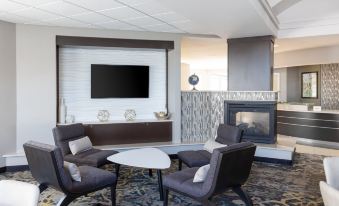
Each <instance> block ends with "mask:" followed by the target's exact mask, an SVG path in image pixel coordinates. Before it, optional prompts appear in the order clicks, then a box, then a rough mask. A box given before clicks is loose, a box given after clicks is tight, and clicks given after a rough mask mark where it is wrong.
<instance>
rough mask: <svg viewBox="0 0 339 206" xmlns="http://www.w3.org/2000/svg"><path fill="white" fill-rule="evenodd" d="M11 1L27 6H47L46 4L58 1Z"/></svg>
mask: <svg viewBox="0 0 339 206" xmlns="http://www.w3.org/2000/svg"><path fill="white" fill-rule="evenodd" d="M11 1H13V2H18V3H21V4H25V5H28V6H38V5H41V4H47V3H51V2H56V1H60V0H11Z"/></svg>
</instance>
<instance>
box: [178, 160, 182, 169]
mask: <svg viewBox="0 0 339 206" xmlns="http://www.w3.org/2000/svg"><path fill="white" fill-rule="evenodd" d="M181 169H182V160H181V159H179V167H178V170H179V171H180V170H181Z"/></svg>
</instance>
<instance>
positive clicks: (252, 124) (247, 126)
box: [236, 112, 270, 136]
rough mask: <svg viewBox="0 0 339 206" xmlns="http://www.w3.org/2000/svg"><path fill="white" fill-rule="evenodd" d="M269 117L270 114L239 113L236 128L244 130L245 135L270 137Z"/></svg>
mask: <svg viewBox="0 0 339 206" xmlns="http://www.w3.org/2000/svg"><path fill="white" fill-rule="evenodd" d="M269 115H270V114H269V113H268V112H237V113H236V126H238V127H239V128H241V129H243V130H244V135H251V136H268V135H269V134H270V131H269V130H270V126H269V125H270V124H269V120H270V117H269Z"/></svg>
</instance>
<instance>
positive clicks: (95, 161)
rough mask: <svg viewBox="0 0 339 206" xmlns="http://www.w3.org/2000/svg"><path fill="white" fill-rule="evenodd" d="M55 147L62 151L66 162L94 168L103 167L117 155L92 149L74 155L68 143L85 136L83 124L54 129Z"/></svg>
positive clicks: (109, 151) (114, 152)
mask: <svg viewBox="0 0 339 206" xmlns="http://www.w3.org/2000/svg"><path fill="white" fill-rule="evenodd" d="M53 136H54V142H55V145H56V146H58V147H59V148H60V149H61V153H62V155H63V157H64V159H65V161H68V162H72V163H74V164H76V165H88V166H92V167H101V166H103V165H105V164H109V163H110V162H109V161H108V160H107V157H108V156H111V155H113V154H116V153H117V152H116V151H112V150H99V149H90V150H87V151H84V152H81V153H79V154H76V155H73V154H72V153H71V150H70V148H69V146H68V143H69V142H70V141H73V140H77V139H80V138H82V137H84V136H85V128H84V126H83V125H82V124H72V125H65V126H58V127H55V128H54V129H53Z"/></svg>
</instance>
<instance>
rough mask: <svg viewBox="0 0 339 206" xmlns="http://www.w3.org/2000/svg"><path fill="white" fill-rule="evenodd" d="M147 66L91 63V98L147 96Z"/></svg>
mask: <svg viewBox="0 0 339 206" xmlns="http://www.w3.org/2000/svg"><path fill="white" fill-rule="evenodd" d="M148 93H149V66H141V65H140V66H138V65H103V64H92V65H91V98H93V99H95V98H148V97H149V94H148Z"/></svg>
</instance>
